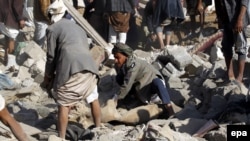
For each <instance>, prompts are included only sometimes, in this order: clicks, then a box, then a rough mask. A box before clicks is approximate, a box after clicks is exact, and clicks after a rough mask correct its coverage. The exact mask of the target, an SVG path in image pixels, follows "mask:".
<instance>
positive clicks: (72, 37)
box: [43, 0, 101, 139]
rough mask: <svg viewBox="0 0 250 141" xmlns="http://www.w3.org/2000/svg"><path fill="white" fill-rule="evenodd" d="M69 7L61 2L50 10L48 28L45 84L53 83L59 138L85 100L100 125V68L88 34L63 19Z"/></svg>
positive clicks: (59, 0) (58, 0)
mask: <svg viewBox="0 0 250 141" xmlns="http://www.w3.org/2000/svg"><path fill="white" fill-rule="evenodd" d="M65 13H66V7H65V5H64V3H63V2H62V0H56V1H54V2H53V3H52V4H51V5H50V6H49V7H48V15H49V17H50V19H51V22H52V25H50V26H49V27H48V28H47V31H46V36H47V43H48V45H47V47H48V48H47V62H46V68H45V77H44V82H43V85H45V86H47V87H48V86H49V83H50V82H51V81H52V79H54V80H53V88H54V91H55V93H53V94H52V95H53V98H54V99H55V100H56V102H57V104H58V127H57V128H58V131H59V137H60V138H63V139H65V134H66V127H67V124H68V114H69V111H70V109H71V107H72V106H74V104H76V103H77V102H80V101H81V100H82V99H86V101H87V103H90V106H91V112H92V115H93V120H94V123H95V125H96V126H100V124H101V111H100V105H99V101H98V92H97V81H98V79H99V77H98V67H97V65H96V63H95V62H94V59H93V58H92V56H91V53H90V51H89V46H88V42H87V35H86V33H85V31H84V30H83V29H82V28H81V27H80V26H78V25H77V24H76V23H75V22H73V21H71V20H69V19H66V18H64V16H65Z"/></svg>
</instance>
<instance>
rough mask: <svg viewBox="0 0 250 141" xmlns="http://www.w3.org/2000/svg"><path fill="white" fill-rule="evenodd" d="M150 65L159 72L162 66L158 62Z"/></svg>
mask: <svg viewBox="0 0 250 141" xmlns="http://www.w3.org/2000/svg"><path fill="white" fill-rule="evenodd" d="M152 65H153V66H154V68H155V69H157V70H161V69H162V68H163V64H162V63H161V62H160V61H158V60H156V61H154V62H153V63H152Z"/></svg>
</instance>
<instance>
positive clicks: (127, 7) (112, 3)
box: [106, 0, 135, 13]
mask: <svg viewBox="0 0 250 141" xmlns="http://www.w3.org/2000/svg"><path fill="white" fill-rule="evenodd" d="M134 6H135V2H134V0H107V1H106V11H107V12H124V13H132V12H133V8H134Z"/></svg>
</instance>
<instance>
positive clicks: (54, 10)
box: [47, 0, 67, 23]
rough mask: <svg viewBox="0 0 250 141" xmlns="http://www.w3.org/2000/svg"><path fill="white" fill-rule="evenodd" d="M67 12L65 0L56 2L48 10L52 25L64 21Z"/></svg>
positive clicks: (56, 0)
mask: <svg viewBox="0 0 250 141" xmlns="http://www.w3.org/2000/svg"><path fill="white" fill-rule="evenodd" d="M66 10H67V7H66V6H65V5H64V3H63V0H55V1H54V2H53V3H52V4H51V5H50V6H49V7H48V10H47V15H49V17H51V18H50V20H51V22H52V23H55V22H57V21H59V20H60V19H62V17H63V16H64V14H65V12H66Z"/></svg>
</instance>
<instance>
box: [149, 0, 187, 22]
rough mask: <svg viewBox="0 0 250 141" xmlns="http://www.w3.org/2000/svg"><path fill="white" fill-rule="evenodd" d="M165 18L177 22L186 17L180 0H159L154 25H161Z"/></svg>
mask: <svg viewBox="0 0 250 141" xmlns="http://www.w3.org/2000/svg"><path fill="white" fill-rule="evenodd" d="M165 19H174V20H176V21H177V22H181V21H183V20H184V19H185V17H184V13H183V9H182V6H181V2H180V0H157V2H156V7H155V11H154V15H153V24H154V26H158V25H160V24H161V23H162V22H163V21H164V20H165Z"/></svg>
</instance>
